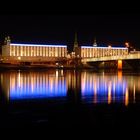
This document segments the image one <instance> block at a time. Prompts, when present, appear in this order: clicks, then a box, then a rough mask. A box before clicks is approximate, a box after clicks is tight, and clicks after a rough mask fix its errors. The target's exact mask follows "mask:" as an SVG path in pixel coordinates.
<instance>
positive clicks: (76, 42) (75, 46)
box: [73, 33, 78, 52]
mask: <svg viewBox="0 0 140 140" xmlns="http://www.w3.org/2000/svg"><path fill="white" fill-rule="evenodd" d="M76 48H78V40H77V33H75V37H74V47H73V51H74V52H75V50H76Z"/></svg>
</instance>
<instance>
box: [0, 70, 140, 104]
mask: <svg viewBox="0 0 140 140" xmlns="http://www.w3.org/2000/svg"><path fill="white" fill-rule="evenodd" d="M0 81H1V87H2V89H3V93H4V94H5V95H6V97H7V98H8V99H9V100H19V99H34V98H35V99H36V98H58V97H63V98H67V97H68V95H72V94H74V95H75V96H77V95H80V96H79V97H80V101H81V102H82V103H95V104H96V103H107V104H112V103H116V102H120V103H124V105H126V106H127V105H128V104H129V103H130V102H133V103H135V102H136V100H137V97H139V96H138V93H139V92H140V87H139V81H140V76H139V75H135V74H132V73H130V74H125V73H122V71H118V72H115V73H105V72H99V73H95V72H91V71H73V70H71V71H63V70H53V71H34V72H27V71H13V72H12V71H11V72H1V73H0ZM75 96H73V98H74V97H75Z"/></svg>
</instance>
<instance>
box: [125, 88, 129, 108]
mask: <svg viewBox="0 0 140 140" xmlns="http://www.w3.org/2000/svg"><path fill="white" fill-rule="evenodd" d="M128 103H129V93H128V88H126V91H125V106H128Z"/></svg>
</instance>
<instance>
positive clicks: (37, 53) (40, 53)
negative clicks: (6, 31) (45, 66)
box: [2, 38, 67, 61]
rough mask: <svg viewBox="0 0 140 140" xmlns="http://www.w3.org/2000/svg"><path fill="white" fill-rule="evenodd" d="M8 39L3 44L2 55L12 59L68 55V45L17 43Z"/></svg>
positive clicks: (22, 59) (46, 58) (43, 58)
mask: <svg viewBox="0 0 140 140" xmlns="http://www.w3.org/2000/svg"><path fill="white" fill-rule="evenodd" d="M6 39H7V40H6V41H5V44H4V45H3V46H2V56H3V57H7V58H9V59H11V60H16V59H17V60H20V61H31V60H32V61H38V60H43V61H47V60H48V61H50V60H51V59H53V58H66V57H67V46H66V45H36V44H15V43H11V42H10V40H9V38H6ZM49 58H50V59H49Z"/></svg>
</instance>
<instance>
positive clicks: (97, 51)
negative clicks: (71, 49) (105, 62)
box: [80, 39, 128, 58]
mask: <svg viewBox="0 0 140 140" xmlns="http://www.w3.org/2000/svg"><path fill="white" fill-rule="evenodd" d="M127 54H128V48H127V47H112V46H108V47H107V46H106V47H103V46H98V45H97V43H96V39H94V43H93V46H81V54H80V56H81V57H82V58H85V57H95V58H96V57H105V56H117V55H118V56H120V55H127Z"/></svg>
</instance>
